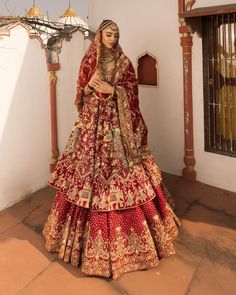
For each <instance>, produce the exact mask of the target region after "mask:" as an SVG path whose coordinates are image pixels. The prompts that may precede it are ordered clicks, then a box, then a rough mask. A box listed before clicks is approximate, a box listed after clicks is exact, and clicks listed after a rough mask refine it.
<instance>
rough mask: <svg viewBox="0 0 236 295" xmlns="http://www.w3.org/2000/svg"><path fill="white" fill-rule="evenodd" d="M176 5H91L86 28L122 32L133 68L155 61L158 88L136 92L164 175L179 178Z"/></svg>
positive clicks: (96, 1) (102, 0)
mask: <svg viewBox="0 0 236 295" xmlns="http://www.w3.org/2000/svg"><path fill="white" fill-rule="evenodd" d="M177 12H178V8H177V1H173V0H166V1H156V0H149V1H148V2H146V3H144V2H143V1H136V0H129V1H126V2H125V3H124V4H123V3H122V4H121V3H120V2H119V1H106V0H90V1H89V26H90V28H91V29H93V30H95V29H96V28H97V27H98V25H99V24H100V22H101V21H102V20H103V19H105V18H110V19H113V20H114V21H116V22H117V24H118V25H119V28H120V35H121V38H120V44H121V46H122V48H123V50H124V51H125V53H126V54H127V56H128V57H129V58H130V59H131V61H132V62H133V64H134V66H135V67H136V59H137V57H138V56H139V55H141V54H142V53H144V52H145V51H146V50H148V51H149V52H150V53H151V54H153V55H155V56H156V57H157V58H158V60H159V67H160V69H159V70H160V78H159V79H160V86H159V88H150V87H140V88H139V90H140V106H141V111H142V113H143V116H144V119H145V121H146V123H147V125H148V129H149V144H150V146H151V149H152V151H153V154H154V155H155V157H156V159H157V161H158V163H159V166H160V168H161V169H162V170H163V171H166V172H170V173H173V174H177V175H180V174H181V169H182V168H183V166H184V165H183V150H184V146H183V144H184V138H183V98H182V97H183V95H182V55H181V48H180V46H179V42H180V41H179V34H178V17H177Z"/></svg>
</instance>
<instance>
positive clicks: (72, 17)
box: [58, 5, 89, 30]
mask: <svg viewBox="0 0 236 295" xmlns="http://www.w3.org/2000/svg"><path fill="white" fill-rule="evenodd" d="M58 21H59V22H60V23H63V24H66V25H74V26H80V27H82V28H84V29H86V30H88V28H89V27H88V24H87V23H86V22H85V21H83V20H82V19H81V18H80V17H79V16H78V15H77V14H76V13H75V12H74V10H73V9H72V8H71V6H70V5H69V7H68V8H67V10H66V11H65V13H64V14H63V15H62V16H61V17H60V18H59V20H58Z"/></svg>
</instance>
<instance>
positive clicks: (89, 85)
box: [43, 20, 179, 278]
mask: <svg viewBox="0 0 236 295" xmlns="http://www.w3.org/2000/svg"><path fill="white" fill-rule="evenodd" d="M118 40H119V30H118V27H117V25H116V24H115V23H114V22H113V21H111V20H105V21H103V22H102V24H101V25H100V27H99V29H98V31H97V33H96V35H95V37H94V40H93V42H92V43H91V46H90V48H89V49H88V51H87V53H86V54H85V56H84V58H83V60H82V62H81V67H80V72H79V79H78V89H77V96H76V101H75V104H76V106H77V108H78V110H79V119H78V120H77V122H76V123H75V125H74V128H73V130H72V133H71V135H70V138H69V140H68V143H67V145H66V148H65V150H64V152H63V154H62V155H61V157H60V159H59V161H58V163H57V166H56V168H55V170H54V171H53V174H52V177H51V179H50V181H49V184H50V185H52V186H53V187H55V188H56V189H57V193H56V197H55V200H54V203H53V206H52V209H51V212H50V214H49V217H48V220H47V222H46V224H45V226H44V230H43V235H44V237H45V239H46V248H47V250H48V251H51V252H58V253H59V258H60V259H63V260H64V261H65V262H70V263H71V264H72V265H74V266H79V265H80V264H81V266H82V272H83V273H85V274H87V275H98V276H105V277H110V276H113V278H117V277H119V276H120V275H121V274H123V273H125V272H130V271H134V270H140V269H148V268H150V267H154V266H156V265H157V264H158V261H159V258H160V257H168V256H170V255H173V254H174V253H175V251H174V248H173V244H172V241H173V239H174V238H175V237H176V236H177V234H178V226H179V221H178V218H177V217H176V216H175V214H174V213H173V211H172V209H171V208H170V206H169V204H168V203H167V201H166V199H167V198H166V197H167V191H166V190H165V189H164V186H163V183H162V178H161V174H160V171H159V169H158V167H157V165H156V163H155V160H154V158H153V156H152V155H151V153H150V151H149V150H148V147H147V128H146V125H145V123H144V120H143V118H142V115H141V113H140V110H139V102H138V85H137V80H136V77H135V72H134V68H133V66H132V64H131V62H130V60H129V59H128V58H127V57H126V55H125V54H124V53H123V52H122V49H121V47H120V46H119V43H118Z"/></svg>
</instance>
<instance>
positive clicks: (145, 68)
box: [137, 51, 159, 87]
mask: <svg viewBox="0 0 236 295" xmlns="http://www.w3.org/2000/svg"><path fill="white" fill-rule="evenodd" d="M137 74H138V84H139V85H141V86H142V85H143V86H154V87H157V86H159V77H158V76H159V68H158V59H157V58H156V57H155V56H153V55H152V54H150V53H149V52H147V51H146V52H145V53H144V54H142V55H140V56H139V57H138V59H137Z"/></svg>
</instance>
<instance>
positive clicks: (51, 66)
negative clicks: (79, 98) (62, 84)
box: [48, 63, 60, 172]
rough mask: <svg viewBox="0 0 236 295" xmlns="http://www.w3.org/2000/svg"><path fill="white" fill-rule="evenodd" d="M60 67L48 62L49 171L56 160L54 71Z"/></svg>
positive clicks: (57, 154) (55, 80) (55, 81)
mask: <svg viewBox="0 0 236 295" xmlns="http://www.w3.org/2000/svg"><path fill="white" fill-rule="evenodd" d="M59 69H60V64H59V63H55V64H49V63H48V71H49V82H50V106H51V145H52V147H51V149H52V162H51V164H50V172H52V171H53V169H54V168H55V165H56V163H57V160H58V156H59V150H58V136H57V105H56V83H57V76H56V71H58V70H59Z"/></svg>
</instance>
